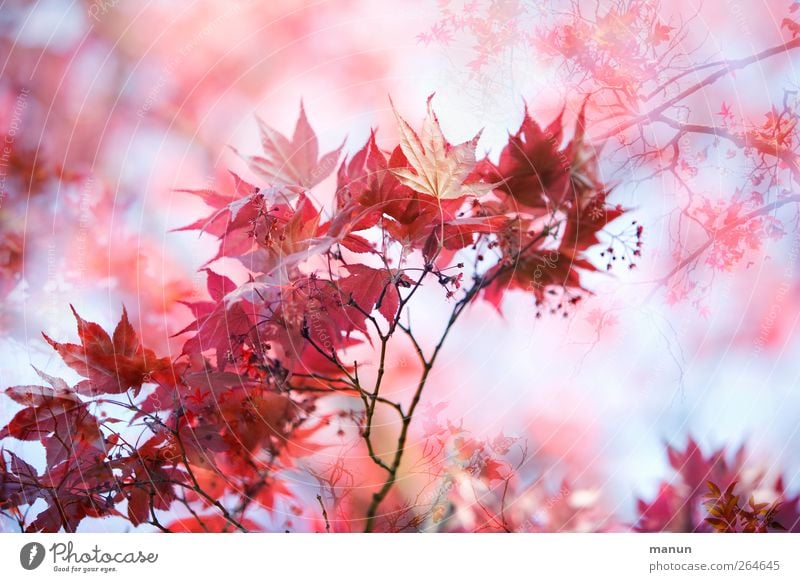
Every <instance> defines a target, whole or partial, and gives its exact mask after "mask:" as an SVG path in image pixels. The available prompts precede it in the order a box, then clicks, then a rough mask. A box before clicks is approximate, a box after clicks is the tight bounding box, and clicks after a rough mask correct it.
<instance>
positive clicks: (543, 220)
mask: <svg viewBox="0 0 800 582" xmlns="http://www.w3.org/2000/svg"><path fill="white" fill-rule="evenodd" d="M395 113H396V115H397V121H398V125H399V128H400V143H399V144H398V145H397V146H395V147H394V149H392V150H390V151H385V150H383V149H381V148H380V147H379V146H378V144H377V141H376V135H375V132H373V133H372V135H371V136H370V138H369V140H368V142H367V143H366V144H365V145H364V147H363V148H362V149H361V150H360V151H358V152H357V153H356V154H354V155H353V156H352V157H351V158H350V159H346V160H344V161H342V163H341V165H340V166H339V171H338V173H337V176H336V182H337V183H336V193H335V196H334V197H333V200H334V208H333V211H332V212H330V213H328V215H327V216H324V215H323V209H322V207H320V206H319V205H318V204H317V203H315V202H314V201H313V199H312V197H311V196H310V195H309V189H310V188H311V187H313V186H316V185H317V184H319V183H320V182H322V181H323V180H324V179H325V178H326V177H327V176H328V175H329V174H331V173H332V172H333V170H334V166H333V164H332V163H331V161H330V160H334V159H336V158H338V157H339V155H340V152H339V150H338V149H337V150H335V151H333V152H330V153H328V154H325V155H324V156H322V158H321V159H320V158H319V155H318V146H317V141H316V136H315V133H314V132H313V130H312V129H311V127H310V125H309V124H308V121H307V118H306V114H305V111H304V109H303V108H302V107H301V110H300V118H299V121H298V123H297V128H296V130H295V134H294V136H293V139H292V140H289V139H288V138H285V137H284V136H282V135H280V134H278V133H276V132H275V131H273V130H271V129H270V128H268V127H267V126H266V125H264V124H263V123H262V124H261V130H262V138H263V139H262V144H263V148H264V154H263V156H250V157H246V159H247V161H248V163H249V165H250V167H251V169H252V171H253V174H254V175H256V176H258V177H259V178H260V179H262V180H263V181H264V183H265V186H263V187H262V186H256V185H253V184H251V183H248V182H247V181H245V180H243V179H241V178H239V177H238V176H236V175H233V176H232V179H231V182H232V183H231V184H230V185H229V186H228V189H227V190H223V191H222V192H217V191H211V190H203V191H191V193H192V194H194V195H196V196H198V197H200V198H201V199H202V200H203V201H204V202H205V203H206V204H207V205H208V206H209V207H210V208H211V214H210V215H209V216H207V217H206V218H204V219H201V220H199V221H196V222H195V223H193V224H191V225H189V226H188V227H185V228H186V229H190V230H199V231H201V232H204V233H207V234H210V235H213V236H215V237H217V238H218V239H219V253H218V255H217V256H216V257H215V259H219V258H223V257H225V258H230V259H235V260H237V261H238V262H239V263H240V264H241V265H243V266H244V267H245V268H246V269H247V272H248V277H247V280H245V281H242V282H240V283H236V282H234V281H233V280H232V279H230V278H229V277H227V276H225V275H222V274H219V273H217V272H215V271H214V270H212V269H211V268H210V267H207V268H205V269H204V270H205V273H206V276H207V287H208V299H207V300H204V301H197V302H191V303H187V304H186V305H187V307H188V308H189V309H191V311H192V313H193V315H194V318H195V321H194V322H193V323H191V324H190V325H189V326H187V327H186V328H185V329H184V330H181V331H180V332H179V334H186V335H187V339H186V341H185V343H184V345H183V350H182V352H181V354H180V355H179V356H178V357H177V358H176V359H170V358H165V357H157V356H156V354H155V353H154V352H153V350H151V349H148V348H146V347H144V346H142V345H141V343H140V341H139V339H138V337H137V334H136V332H135V330H134V329H133V327H132V325H131V323H130V322H129V320H128V316H127V313H126V312H125V310H124V309H123V312H122V316H121V319H120V321H119V323H118V324H117V327H116V329H115V330H114V332H113V334H111V335H109V334H108V333H107V332H106V331H105V330H103V329H102V328H101V327H100V326H99V325H97V324H96V323H92V322H89V321H86V320H84V319H83V318H82V317H81V316H80V315H79V314H78V313H77V312H76V311H74V310H73V312H74V315H75V319H76V321H77V331H78V338H79V341H80V343H79V344H73V343H61V342H59V341H56V340H55V339H52V338H50V337H49V336H47V335H45V336H44V338H45V340H46V341H47V343H49V344H50V346H52V348H53V349H54V350H55V351H56V352H57V353H58V354H59V356H61V358H62V359H63V361H64V362H65V363H66V364H67V365H68V366H69V367H70V368H72V369H73V370H74V371H75V372H77V373H78V374H79V375H80V376H81V377H82V378H84V379H83V380H81V381H80V382H78V383H77V384H75V385H74V386H69V385H68V384H67V383H66V382H64V381H63V380H61V379H57V378H50V377H49V376H46V375H44V374H43V373H40V375H41V376H42V378H43V379H45V381H46V382H47V383H48V384H49V386H50V387H44V386H17V387H14V388H9V389H8V391H7V394H8V396H9V397H11V398H12V399H14V400H15V401H16V402H18V403H20V404H23V405H25V408H23V409H22V410H21V411H20V412H18V413H17V415H16V416H15V417H14V418H13V419H12V421H11V422H10V423H9V425H8V426H7V427H6V428H5V429H4V430H3V433H2V436H10V437H14V438H17V439H21V440H36V441H39V442H41V443H42V444H43V445H44V446H45V449H46V450H47V461H48V467H47V470H46V471H45V472H44V473H42V474H39V473H38V472H37V471H35V470H34V469H33V468H32V467H31V466H30V465H27V464H25V463H24V462H23V461H21V459H19V458H18V457H16V456H15V455H12V456H10V457H9V459H8V461H9V462H8V464H6V465H5V466H4V471H3V486H4V490H3V496H2V497H3V499H4V502H3V510H4V511H6V512H8V513H9V514H11V515H13V516H14V517H15V518H16V519H18V520H19V522H20V525H21V527H24V528H25V529H26V530H28V531H55V530H58V529H62V528H63V529H64V530H67V531H74V530H75V529H76V528H77V526H78V525H79V523H80V522H81V520H82V519H83V518H84V517H87V516H92V517H100V516H107V515H119V514H120V510H119V509H118V508H117V506H118V505H119V504H120V503H122V502H126V507H127V513H126V515H127V518H128V519H129V520H130V521H131V523H132V524H133V525H138V524H140V523H145V522H147V523H150V524H151V525H154V526H156V527H158V528H160V529H163V530H174V529H178V528H179V527H183V528H187V529H189V530H192V531H194V530H199V529H202V528H206V529H215V530H216V529H223V530H224V529H239V530H248V529H252V528H254V527H258V526H254V525H253V521H252V519H251V517H250V513H249V511H248V510H249V508H250V507H251V506H254V505H255V506H259V507H261V508H266V509H268V510H269V509H271V508H272V507H273V504H274V503H275V500H276V499H278V498H292V496H293V495H294V493H293V492H292V490H291V488H290V487H288V486H287V485H286V483H285V482H284V480H283V477H282V475H284V474H285V473H287V472H289V471H291V470H292V469H294V468H296V466H297V463H298V462H299V460H300V459H302V458H303V457H305V456H307V455H309V454H310V453H312V452H315V451H317V450H319V449H320V447H323V446H324V443H323V442H322V441H317V440H316V437H317V436H318V435H319V433H321V432H324V430H325V427H327V426H329V425H330V423H331V418H330V417H331V415H333V414H334V413H333V412H331V413H324V414H323V413H320V412H318V410H323V409H325V408H326V405H325V404H324V402H323V399H324V398H325V397H326V396H329V395H337V396H338V395H342V394H347V395H349V396H351V397H352V398H356V399H359V400H360V401H361V402H362V405H363V406H362V408H361V410H359V411H358V413H357V414H358V419H357V425H358V431H359V433H360V437H361V440H362V441H363V446H364V447H366V449H367V454H368V456H369V458H370V459H371V461H372V462H373V463H374V465H375V468H376V469H377V470H378V472H379V473H382V477H380V478H379V479H378V483H377V484H376V486H375V490H374V491H373V493H372V494H371V496H369V497H368V500H366V501H364V502H363V503H364V504H365V506H364V508H363V516H362V517H361V522H363V523H362V527H363V528H364V529H365V530H367V531H372V530H375V529H389V527H388V525H387V524H389V523H396V518H395V517H393V512H392V511H390V510H387V509H385V508H384V507H383V506H384V504H385V502H386V500H387V499H388V498H390V497H391V495H392V492H393V490H394V489H395V487H396V481H397V478H398V472H399V470H400V467H401V464H402V462H403V459H404V454H405V450H406V442H407V439H408V437H409V431H410V429H411V425H412V421H413V420H414V418H415V412H416V410H417V407H418V406H419V404H420V402H421V400H422V395H423V392H424V389H425V386H426V382H427V380H428V377H429V374H430V372H431V370H432V368H433V367H434V365H435V363H436V360H437V356H438V355H439V353H440V350H441V348H442V346H443V344H444V342H445V339H446V338H447V336H448V334H449V333H450V332H451V330H452V329H453V328H454V326H455V324H456V322H457V320H458V318H459V316H460V315H461V313H463V311H464V310H465V309H466V308H467V307H468V306H469V305H470V304H472V303H473V302H475V301H479V300H487V301H489V302H491V303H492V304H493V305H494V306H495V307H497V308H498V309H500V307H501V301H502V297H503V295H504V294H505V293H506V292H508V291H510V290H513V289H521V290H523V291H525V292H528V293H530V294H532V295H533V296H534V298H535V301H536V304H537V305H538V306H539V307H540V308H541V309H544V308H549V309H551V310H552V311H553V312H555V311H564V312H566V311H567V310H568V309H570V308H571V307H572V306H573V305H575V304H576V303H577V302H578V301H579V300H580V298H581V297H582V296H583V294H585V293H587V290H586V289H584V288H583V287H582V286H581V281H580V273H581V271H591V270H595V269H596V267H595V266H594V264H593V263H592V262H590V261H588V260H587V259H585V258H584V256H583V253H584V252H585V251H586V250H587V249H588V248H589V247H591V246H593V245H595V244H597V243H598V242H599V239H598V233H599V232H600V231H601V230H602V229H604V228H605V227H606V226H607V225H608V223H610V222H612V221H613V220H615V219H617V218H619V217H620V216H621V215H622V214H623V213H624V210H623V209H622V208H620V207H609V206H608V205H607V203H606V196H607V191H606V188H605V187H604V186H603V184H602V183H600V181H599V179H598V178H597V175H596V171H595V169H594V167H595V165H596V160H595V159H594V158H593V157H592V156H591V155H590V154H587V152H586V151H585V147H586V146H585V145H584V143H583V135H584V132H583V127H582V126H583V123H584V121H583V118H582V116H581V117H579V118H578V119H577V121H576V124H577V129H576V130H575V131H574V135H573V137H572V139H571V140H570V141H569V142H568V143H567V144H566V145H565V146H563V148H561V147H560V146H559V143H558V142H560V140H561V135H562V132H563V128H562V120H561V118H559V119H558V120H556V121H555V122H553V123H552V124H551V125H550V127H549V129H548V132H551V134H554V135H557V136H558V137H557V138H556V140H554V139H552V138H551V137H546V136H545V134H544V133H543V131H542V130H541V129H540V128H539V126H538V125H537V124H536V122H535V121H534V120H533V119H532V118H531V117H530V115H528V114H526V115H525V118H524V121H523V124H522V127H521V129H520V132H519V133H518V134H516V135H514V136H512V137H511V138H510V140H509V144H508V146H507V147H506V148H505V149H504V150H503V152H502V153H501V155H500V157H499V160H498V162H497V163H495V162H493V161H491V160H490V159H489V158H488V157H485V158H483V159H480V160H478V159H477V158H476V154H475V149H476V143H477V141H476V139H473V140H471V141H468V142H466V143H464V144H461V145H453V144H451V143H450V142H448V141H447V139H446V138H445V137H444V135H443V133H442V131H441V129H440V126H439V122H438V120H437V118H436V116H435V114H434V112H433V105H432V99H429V100H428V114H427V117H426V119H425V121H424V123H423V128H422V130H421V132H419V133H417V132H415V131H414V130H413V129H412V128H411V126H410V125H409V124H408V123H407V122H406V121H405V120H404V119H403V118H402V117H401V116H400V115H399V113H397V112H395ZM521 135H524V136H525V139H524V140H522V139H521V138H520V136H521ZM562 158H563V159H566V160H568V163H567V164H566V165H564V166H563V167H561V166H559V167H558V168H557V169H550V170H547V169H546V168H548V167H550V166H551V165H552V163H553V162H552V160H553V159H556V160H558V159H562ZM326 160H327V161H326ZM526 160H527V163H526ZM635 232H636V234H635V235H634V239H633V240H632V241H631V242H632V244H636V245H637V251H638V246H640V245H641V241H640V239H641V228H639V229H637V230H636V231H635ZM545 254H547V255H548V256H549V255H550V254H553V255H554V256H557V258H555V259H554V261H552V264H550V263H548V265H547V266H546V267H545V268H544V271H543V270H542V266H541V265H540V262H541V260H542V257H543V256H544V255H545ZM468 260H469V261H471V264H472V267H471V268H468V267H467V263H466V261H468ZM423 285H425V286H429V285H433V286H435V287H438V288H440V289H441V291H442V294H443V295H444V297H445V298H446V299H447V300H448V302H449V303H450V306H451V314H450V316H449V318H448V320H447V322H446V326H445V329H444V331H443V333H442V335H441V337H440V339H439V340H438V342H437V343H436V344H435V345H434V347H433V348H432V350H431V349H426V348H424V347H423V346H422V344H421V343H420V340H419V339H418V338H417V336H416V334H415V332H414V329H413V328H412V324H411V320H410V319H409V317H408V306H409V304H410V303H411V302H412V301H413V299H414V296H415V294H416V293H417V291H418V290H419V289H420V287H422V286H423ZM398 335H399V336H403V337H405V339H406V341H408V342H410V344H411V345H412V346H413V348H414V350H415V352H416V355H417V357H418V361H419V377H418V378H417V380H416V387H415V388H414V390H413V393H412V394H411V395H410V396H409V397H407V399H397V400H394V399H391V398H389V397H388V396H384V394H383V393H382V391H381V389H382V382H383V380H384V376H385V367H386V357H387V350H388V348H389V345H390V343H392V342H396V339H397V337H398ZM365 343H366V344H368V345H370V346H372V347H373V350H372V354H373V356H372V357H373V358H374V359H375V362H374V366H375V368H376V370H375V371H374V373H368V374H365V372H364V370H365V366H367V364H368V362H364V361H357V360H356V359H355V357H354V356H351V355H350V354H352V353H353V350H354V349H355V348H356V347H358V346H363V345H364V344H365ZM145 386H146V387H147V389H146V390H145V388H143V387H145ZM382 407H388V408H389V409H390V410H392V411H394V412H395V413H396V414H397V415H398V417H399V426H398V428H397V430H398V434H397V436H396V445H395V447H394V448H393V450H390V451H384V450H379V448H378V445H377V444H376V443H375V442H374V441H373V438H374V437H373V435H374V431H375V422H376V419H377V416H378V414H379V412H378V409H379V408H382ZM115 408H116V409H119V410H118V411H117V412H112V411H113V410H114V409H115ZM495 465H496V462H494V461H493V462H492V464H490V465H485V466H484V468H483V473H484V475H485V476H486V477H487V478H488V479H490V480H492V479H496V478H498V475H499V469H498V468H496V466H495ZM54 475H57V476H58V486H57V489H56V494H54V493H53V491H54V490H53V487H55V485H53V483H54V480H53V479H54ZM41 498H44V499H46V500H47V501H48V507H47V509H45V510H44V511H43V512H41V513H40V514H39V515H37V516H36V517H35V519H32V520H31V519H28V518H27V513H26V512H24V511H23V510H22V509H21V508H22V507H30V506H31V505H32V504H33V502H34V501H36V500H37V499H41ZM223 499H224V501H223ZM230 499H235V501H231V500H230ZM176 504H181V505H182V506H183V507H184V508H185V509H186V511H188V512H189V516H188V517H186V518H182V519H181V520H180V522H179V524H177V525H176V524H171V523H167V524H162V523H161V522H160V519H159V517H158V511H159V510H166V509H169V508H171V507H172V506H173V505H176ZM192 519H194V520H195V522H196V523H193V522H192ZM351 520H355V521H358V518H351Z"/></svg>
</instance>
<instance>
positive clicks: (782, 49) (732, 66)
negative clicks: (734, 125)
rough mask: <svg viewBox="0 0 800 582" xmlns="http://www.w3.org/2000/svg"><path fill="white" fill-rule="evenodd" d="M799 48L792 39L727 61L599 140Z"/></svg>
mask: <svg viewBox="0 0 800 582" xmlns="http://www.w3.org/2000/svg"><path fill="white" fill-rule="evenodd" d="M798 47H800V37H798V38H795V39H792V40H790V41H788V42H786V43H784V44H782V45H779V46H776V47H772V48H769V49H766V50H764V51H762V52H760V53H756V54H755V55H751V56H749V57H745V58H743V59H738V60H733V61H726V62H725V66H724V67H723V68H722V69H720V70H718V71H715V72H714V73H711V74H710V75H708V76H706V77H705V78H704V79H702V80H700V81H698V82H697V83H695V84H694V85H692V86H691V87H687V88H686V89H684V90H683V91H681V92H680V93H678V94H677V95H675V96H674V97H672V98H670V99H668V100H666V101H665V102H664V103H662V104H661V105H658V106H657V107H654V108H653V109H651V110H650V111H648V112H646V113H641V114H639V115H637V116H636V117H634V118H632V119H629V120H627V121H623V122H622V123H619V124H617V125H616V126H614V127H613V128H611V129H610V130H608V131H607V132H605V133H603V134H602V135H600V136H598V138H597V139H598V140H600V141H603V140H605V139H608V138H610V137H613V136H614V135H617V134H618V133H620V132H622V131H625V130H626V129H628V128H630V127H633V126H635V125H639V124H640V123H645V122H648V121H651V120H652V119H653V118H654V117H656V116H658V115H659V114H661V113H664V112H665V111H666V110H668V109H669V108H670V107H672V106H674V105H676V104H678V103H680V102H681V101H683V100H684V99H686V98H687V97H689V96H690V95H692V94H693V93H696V92H697V91H699V90H700V89H703V88H704V87H707V86H708V85H712V84H713V83H716V82H717V81H718V80H719V79H721V78H722V77H724V76H725V75H727V74H728V73H731V72H733V71H736V70H739V69H743V68H745V67H747V66H749V65H752V64H753V63H757V62H759V61H761V60H763V59H767V58H769V57H772V56H775V55H778V54H781V53H786V52H788V51H790V50H793V49H796V48H798Z"/></svg>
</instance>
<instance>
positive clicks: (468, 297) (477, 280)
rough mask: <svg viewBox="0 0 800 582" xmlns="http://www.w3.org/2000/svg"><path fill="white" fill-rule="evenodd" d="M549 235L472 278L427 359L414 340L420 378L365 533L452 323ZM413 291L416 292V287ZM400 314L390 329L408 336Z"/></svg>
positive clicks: (395, 466) (397, 463)
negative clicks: (421, 365)
mask: <svg viewBox="0 0 800 582" xmlns="http://www.w3.org/2000/svg"><path fill="white" fill-rule="evenodd" d="M550 232H551V231H550V229H545V230H543V231H542V232H540V233H539V234H537V235H536V236H534V237H532V239H531V240H530V241H529V242H528V243H527V244H526V245H525V246H524V247H523V248H521V249H520V250H519V251H518V252H517V253H516V254H515V256H514V259H513V260H512V261H510V262H509V264H507V265H505V266H504V267H502V268H499V269H497V270H495V271H494V273H492V275H490V276H488V277H487V276H486V275H485V274H483V275H475V276H474V279H473V281H474V282H473V285H472V286H471V287H470V288H469V289H468V290H467V291H466V293H465V294H464V296H463V297H462V298H461V299H459V300H458V301H457V302H456V304H455V306H454V307H453V310H452V312H451V313H450V317H449V318H448V320H447V324H446V325H445V329H444V332H443V333H442V335H441V337H440V338H439V341H438V342H437V343H436V345H435V346H434V348H433V352H432V353H431V355H430V357H429V358H426V357H425V355H424V352H423V351H422V349H421V347H420V346H419V344H418V343H417V342H416V341H415V342H414V343H415V348H416V349H417V353H418V354H419V356H420V358H421V360H422V364H423V369H422V375H421V376H420V379H419V382H418V384H417V387H416V389H415V390H414V394H413V396H412V398H411V402H410V404H409V407H408V411H407V412H406V413H405V415H403V420H402V424H401V428H400V434H399V436H398V438H397V446H396V449H395V453H394V459H393V460H392V463H391V465H390V466H389V469H388V471H389V475H388V476H387V478H386V480H385V481H384V483H383V485H382V486H381V488H380V489H379V490H378V491H377V492H375V493H373V495H372V501H371V502H370V504H369V507H368V508H367V514H366V524H365V526H364V531H365V532H371V531H373V530H374V527H375V518H376V517H377V513H378V509H379V508H380V505H381V503H383V501H384V500H385V499H386V497H387V496H388V495H389V492H390V491H391V489H392V487H393V486H394V484H395V482H396V481H397V472H398V470H399V469H400V464H401V462H402V460H403V455H404V453H405V446H406V441H407V439H408V431H409V427H410V426H411V421H412V420H413V418H414V412H415V411H416V409H417V406H418V405H419V403H420V401H421V399H422V393H423V391H424V389H425V386H426V385H427V383H428V379H429V378H430V373H431V370H432V369H433V366H434V364H435V363H436V360H437V358H438V356H439V354H440V353H441V350H442V347H443V346H444V343H445V341H446V340H447V337H448V336H449V335H450V332H451V331H452V329H453V328H454V326H455V323H456V322H457V321H458V318H459V317H460V316H461V314H462V313H463V312H464V309H465V308H466V307H467V305H469V304H470V302H471V301H472V300H473V299H474V298H475V297H476V296H477V295H478V293H480V291H481V290H482V289H483V288H484V287H486V286H487V285H489V284H491V283H492V282H493V281H494V280H496V279H497V278H498V277H500V276H501V275H504V274H505V273H506V272H507V271H509V270H513V269H514V268H516V265H517V264H518V262H519V259H520V257H521V256H522V255H523V254H524V253H525V252H526V251H527V250H528V249H530V248H531V247H533V245H535V244H536V243H537V242H539V241H540V240H542V239H543V238H545V237H547V236H548V234H549V233H550ZM427 272H428V268H426V270H425V273H423V275H422V277H421V278H420V280H419V282H418V283H417V285H419V284H421V282H422V278H424V277H425V275H427ZM414 290H416V288H415V289H414ZM401 312H402V308H401V309H400V310H399V311H398V316H397V318H396V319H395V324H394V326H393V328H394V327H397V326H400V329H404V328H405V329H407V330H408V331H407V332H406V333H408V334H410V328H407V327H405V326H402V325H400V324H399V317H400V313H401ZM405 329H404V331H405Z"/></svg>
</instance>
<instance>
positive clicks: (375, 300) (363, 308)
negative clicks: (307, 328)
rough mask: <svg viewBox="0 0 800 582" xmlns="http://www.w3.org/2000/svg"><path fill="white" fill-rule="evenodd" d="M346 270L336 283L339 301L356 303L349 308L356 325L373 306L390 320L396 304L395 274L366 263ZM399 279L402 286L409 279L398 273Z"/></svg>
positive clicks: (350, 266)
mask: <svg viewBox="0 0 800 582" xmlns="http://www.w3.org/2000/svg"><path fill="white" fill-rule="evenodd" d="M347 270H348V271H349V272H350V275H349V276H348V277H344V278H342V279H340V280H339V281H337V282H336V284H337V286H338V288H339V291H340V292H341V293H342V296H343V303H344V304H345V305H347V304H348V302H349V300H350V299H352V301H353V303H354V304H355V305H357V306H358V307H357V308H356V307H353V312H350V315H351V316H352V320H353V321H355V322H358V323H359V328H360V329H362V330H363V329H364V321H365V318H366V316H365V315H364V313H370V312H371V311H372V310H373V309H377V310H378V313H380V314H381V315H382V316H383V317H384V318H385V319H386V321H388V322H390V323H391V322H392V321H394V318H395V315H397V310H398V308H399V307H400V293H398V291H397V287H396V286H395V277H396V275H394V274H392V273H391V272H390V271H389V270H387V269H373V268H372V267H368V266H366V265H348V266H347ZM399 281H400V282H401V283H402V284H404V285H410V284H411V280H410V279H408V277H405V276H401V277H400V279H399Z"/></svg>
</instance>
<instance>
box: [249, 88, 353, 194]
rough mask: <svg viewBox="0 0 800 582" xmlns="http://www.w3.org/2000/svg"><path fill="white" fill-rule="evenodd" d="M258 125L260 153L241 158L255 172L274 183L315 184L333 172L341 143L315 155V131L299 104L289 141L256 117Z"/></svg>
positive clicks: (316, 146) (308, 185) (310, 185)
mask: <svg viewBox="0 0 800 582" xmlns="http://www.w3.org/2000/svg"><path fill="white" fill-rule="evenodd" d="M258 125H259V129H260V131H261V145H262V147H263V149H264V156H251V157H248V158H245V159H246V160H247V162H248V163H249V165H250V169H251V170H253V172H254V173H255V174H257V175H259V176H261V177H263V178H265V179H266V180H267V182H269V183H270V184H271V185H274V186H300V187H302V188H311V187H313V186H316V185H317V184H319V183H320V182H322V180H324V179H325V178H327V177H328V175H330V173H331V172H333V170H334V168H335V167H336V162H337V161H338V159H339V154H340V152H341V151H342V147H344V144H342V145H340V146H339V147H338V148H336V149H335V150H333V151H331V152H328V153H326V154H324V155H323V156H322V157H320V156H319V142H318V140H317V134H316V133H314V130H313V129H312V128H311V125H309V123H308V119H307V118H306V112H305V108H304V107H303V104H302V103H301V104H300V117H299V118H298V119H297V124H296V125H295V128H294V135H293V136H292V139H291V141H290V140H289V139H288V138H287V137H286V136H284V135H282V134H281V133H279V132H277V131H275V130H274V129H273V128H271V127H270V126H268V125H267V124H266V123H264V122H263V121H261V120H260V119H259V120H258Z"/></svg>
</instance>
